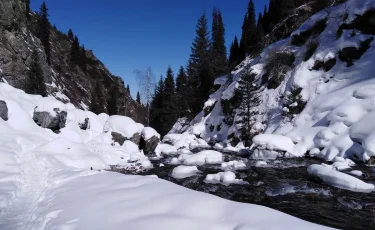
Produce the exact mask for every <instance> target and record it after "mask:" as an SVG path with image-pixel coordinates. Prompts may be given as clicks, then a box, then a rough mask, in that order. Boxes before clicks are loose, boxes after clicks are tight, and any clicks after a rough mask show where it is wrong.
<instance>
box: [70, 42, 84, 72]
mask: <svg viewBox="0 0 375 230" xmlns="http://www.w3.org/2000/svg"><path fill="white" fill-rule="evenodd" d="M80 53H81V49H80V46H79V40H78V37H77V36H75V37H74V39H73V43H72V47H71V49H70V61H71V63H74V64H76V65H78V64H79V61H80Z"/></svg>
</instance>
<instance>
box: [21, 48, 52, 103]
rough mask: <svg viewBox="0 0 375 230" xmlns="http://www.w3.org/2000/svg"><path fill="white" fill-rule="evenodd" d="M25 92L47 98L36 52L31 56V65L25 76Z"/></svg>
mask: <svg viewBox="0 0 375 230" xmlns="http://www.w3.org/2000/svg"><path fill="white" fill-rule="evenodd" d="M25 92H26V93H29V94H39V95H42V96H47V89H46V84H45V83H44V75H43V69H42V67H41V65H40V61H39V55H38V52H37V51H36V50H34V51H33V52H32V54H31V63H30V66H29V71H28V74H27V80H26V85H25Z"/></svg>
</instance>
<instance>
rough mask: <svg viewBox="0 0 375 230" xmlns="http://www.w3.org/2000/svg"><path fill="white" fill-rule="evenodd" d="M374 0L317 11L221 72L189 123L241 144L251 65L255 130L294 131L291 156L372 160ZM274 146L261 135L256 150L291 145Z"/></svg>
mask: <svg viewBox="0 0 375 230" xmlns="http://www.w3.org/2000/svg"><path fill="white" fill-rule="evenodd" d="M374 8H375V3H374V1H370V0H366V1H354V0H350V1H347V3H345V4H341V5H338V6H334V7H331V8H327V9H325V10H323V11H321V12H319V13H317V14H315V15H313V16H312V17H311V18H309V19H308V20H307V21H306V22H305V23H304V24H303V25H302V26H301V27H300V28H299V29H298V30H296V31H295V32H293V33H292V35H291V36H290V37H288V38H286V39H284V40H281V41H278V42H276V43H273V44H271V45H270V46H268V47H267V48H266V49H264V51H263V52H262V53H261V55H260V56H259V57H256V58H254V59H246V60H244V61H243V62H242V63H241V64H240V65H239V66H238V67H237V70H235V71H233V72H232V74H231V76H223V77H220V78H218V79H217V80H216V84H218V85H221V87H220V89H219V90H218V91H217V92H215V93H214V94H212V95H211V96H210V99H209V100H208V101H207V102H206V104H205V108H204V110H203V111H202V112H201V113H200V114H199V115H198V116H197V117H196V118H195V119H194V120H193V121H192V122H191V123H190V125H189V126H188V127H184V129H185V130H187V132H189V133H192V134H195V135H197V136H200V137H203V138H204V139H205V140H206V141H207V142H211V143H216V142H223V143H224V145H228V146H229V145H230V144H232V145H233V146H236V145H237V144H238V143H239V141H240V138H241V132H240V131H239V128H240V127H239V125H238V124H236V121H238V120H240V119H241V117H240V116H238V114H239V110H238V103H240V99H239V98H238V96H237V95H238V94H240V92H238V91H236V88H238V84H239V80H240V78H241V74H242V73H243V72H244V70H246V69H248V70H250V71H251V72H252V73H253V74H254V75H255V81H254V83H256V84H257V85H258V86H259V87H260V88H259V91H258V93H259V95H260V97H261V101H262V103H261V105H260V106H259V107H257V108H254V109H255V110H256V111H257V114H258V115H257V116H254V117H253V119H254V122H255V124H254V126H253V127H252V131H253V134H254V135H256V134H258V133H267V134H275V135H282V136H285V137H288V138H289V139H291V140H292V147H291V148H289V149H291V150H290V151H286V152H287V153H288V154H289V155H291V156H303V155H304V154H306V153H310V155H314V156H319V157H321V158H324V159H326V160H332V159H333V158H334V157H336V156H342V157H347V158H352V159H354V160H360V161H367V160H369V158H370V157H371V156H374V155H375V154H374V153H375V151H374V149H373V146H372V144H371V143H372V141H373V138H372V136H375V135H373V134H372V133H371V130H372V129H371V128H372V127H370V125H371V122H369V123H368V124H367V123H366V122H368V121H370V119H371V117H372V114H373V113H372V111H374V109H375V106H374V104H373V101H374V99H375V97H374V94H373V93H372V92H373V91H374V90H373V89H374V88H375V80H374V76H373V73H374V71H375V69H374V65H373V64H372V60H374V58H375V52H374V41H373V39H374V35H375V33H374V31H373V30H372V29H371V28H373V27H374V17H375V14H374ZM285 54H286V55H289V56H291V57H292V58H295V61H293V63H291V65H289V66H286V65H284V64H280V63H281V61H280V60H283V58H284V57H285ZM278 60H279V61H278ZM274 66H276V67H277V68H281V69H277V68H276V67H274ZM366 124H367V126H368V127H366ZM176 127H178V125H176ZM172 132H179V131H178V130H172ZM259 139H262V138H258V139H257V140H259ZM262 140H263V139H262ZM270 146H272V143H269V142H266V143H264V142H263V143H261V142H257V143H255V145H254V146H253V149H254V150H257V151H255V154H253V157H259V158H264V157H265V155H267V156H269V157H276V156H277V155H280V153H278V152H274V151H273V150H281V151H282V152H285V149H277V148H276V149H272V148H271V149H270Z"/></svg>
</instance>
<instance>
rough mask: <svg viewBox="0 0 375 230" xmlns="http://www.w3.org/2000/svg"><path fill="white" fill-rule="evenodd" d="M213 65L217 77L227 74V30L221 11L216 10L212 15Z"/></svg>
mask: <svg viewBox="0 0 375 230" xmlns="http://www.w3.org/2000/svg"><path fill="white" fill-rule="evenodd" d="M212 18H213V22H212V51H211V54H212V65H213V74H214V76H215V77H217V76H221V75H223V74H225V73H226V72H227V49H226V47H225V28H224V23H223V17H222V15H221V11H220V10H217V9H216V8H214V10H213V13H212Z"/></svg>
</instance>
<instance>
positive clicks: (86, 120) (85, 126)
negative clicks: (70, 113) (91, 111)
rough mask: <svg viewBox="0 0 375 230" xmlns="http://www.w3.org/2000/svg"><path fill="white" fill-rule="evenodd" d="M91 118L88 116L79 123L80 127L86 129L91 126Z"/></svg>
mask: <svg viewBox="0 0 375 230" xmlns="http://www.w3.org/2000/svg"><path fill="white" fill-rule="evenodd" d="M89 120H90V119H89V118H88V117H86V118H85V121H84V122H83V123H79V124H78V126H79V128H80V129H82V130H86V129H87V128H88V127H89Z"/></svg>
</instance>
